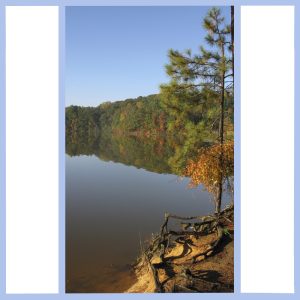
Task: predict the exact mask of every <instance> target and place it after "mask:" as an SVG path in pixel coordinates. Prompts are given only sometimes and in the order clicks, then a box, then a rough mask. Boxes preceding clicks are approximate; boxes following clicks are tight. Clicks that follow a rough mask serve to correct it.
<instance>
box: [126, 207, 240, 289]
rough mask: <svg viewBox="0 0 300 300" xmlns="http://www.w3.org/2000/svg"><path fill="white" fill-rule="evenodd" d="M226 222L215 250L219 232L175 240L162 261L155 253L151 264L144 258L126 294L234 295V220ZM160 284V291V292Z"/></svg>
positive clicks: (223, 223) (138, 261) (143, 256)
mask: <svg viewBox="0 0 300 300" xmlns="http://www.w3.org/2000/svg"><path fill="white" fill-rule="evenodd" d="M232 211H233V207H232ZM226 219H227V221H226V220H225V221H223V222H222V230H223V232H224V233H225V234H223V235H222V236H223V237H222V240H221V242H220V243H219V244H218V245H217V247H215V248H214V249H212V245H213V244H215V243H216V241H217V240H218V234H217V232H211V233H207V234H205V235H203V236H201V237H199V236H195V235H193V234H191V235H186V236H185V237H184V238H183V239H176V240H175V241H174V242H173V243H172V244H171V245H170V246H169V247H168V249H167V250H166V252H165V255H164V257H163V259H162V256H161V255H159V254H154V255H153V256H152V257H151V263H149V259H147V258H146V256H145V255H141V257H139V258H138V259H137V263H136V265H135V266H134V268H133V269H134V272H135V275H136V278H137V281H136V282H135V283H134V284H133V285H132V286H131V287H130V288H128V289H127V290H125V291H124V293H155V292H163V293H176V292H185V293H195V292H196V293H197V292H198V293H201V292H202V293H204V292H205V293H209V292H217V293H218V292H222V293H231V292H234V220H233V219H232V220H229V219H228V218H226ZM203 253H205V255H201V254H203ZM195 257H196V259H195ZM151 265H152V266H151ZM151 269H152V270H151ZM154 274H156V276H155V275H154ZM158 282H159V285H161V286H162V290H161V291H158V290H157V283H158Z"/></svg>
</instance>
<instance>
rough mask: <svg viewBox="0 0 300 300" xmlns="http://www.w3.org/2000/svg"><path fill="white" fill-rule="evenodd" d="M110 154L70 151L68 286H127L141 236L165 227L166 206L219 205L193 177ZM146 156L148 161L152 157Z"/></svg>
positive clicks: (203, 209)
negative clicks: (196, 186) (190, 185)
mask: <svg viewBox="0 0 300 300" xmlns="http://www.w3.org/2000/svg"><path fill="white" fill-rule="evenodd" d="M83 152H84V151H83ZM100 152H101V151H100ZM95 153H96V151H95ZM144 154H145V153H144ZM76 155H78V153H77V154H76ZM107 155H108V154H106V156H105V157H106V158H105V159H104V158H102V159H101V155H99V152H97V156H96V155H93V154H90V155H78V156H69V155H68V154H67V155H66V220H67V224H66V238H67V239H66V251H67V253H66V264H67V265H66V270H67V274H66V277H67V278H66V279H67V283H66V285H67V292H122V291H124V290H125V289H127V288H128V287H129V286H130V285H131V284H132V283H133V282H134V275H133V274H132V273H131V272H130V264H132V263H133V262H134V260H135V259H136V257H137V256H138V254H139V249H140V240H144V239H147V238H149V237H150V236H151V233H154V232H157V231H159V228H160V226H161V223H162V222H163V219H164V213H165V212H170V213H174V214H179V215H183V216H184V215H186V216H190V215H202V214H208V213H212V212H213V209H214V206H213V203H212V201H211V196H210V195H209V194H208V193H207V192H205V191H203V190H201V189H190V188H188V179H187V178H184V179H179V177H178V176H177V175H172V174H163V172H162V174H159V173H157V172H153V171H148V170H146V169H153V168H138V167H136V166H130V163H128V161H126V162H125V163H126V164H123V163H121V162H114V161H110V160H109V158H107ZM131 155H134V154H132V153H131ZM145 155H146V154H145ZM127 156H128V155H127ZM154 156H155V155H154ZM114 157H115V156H114ZM137 159H138V158H137ZM143 159H144V160H145V163H144V164H145V165H147V160H151V157H148V158H147V157H146V156H144V158H143ZM114 160H115V161H122V158H121V157H119V159H118V160H117V159H116V158H114ZM148 163H149V161H148ZM142 164H143V163H142ZM157 164H158V162H157V161H156V167H155V169H157ZM135 165H138V166H140V165H141V163H140V161H138V162H137V163H136V164H135ZM164 169H165V166H164ZM158 170H159V168H158ZM226 202H228V201H225V202H224V204H226Z"/></svg>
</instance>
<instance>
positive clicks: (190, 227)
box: [142, 205, 234, 293]
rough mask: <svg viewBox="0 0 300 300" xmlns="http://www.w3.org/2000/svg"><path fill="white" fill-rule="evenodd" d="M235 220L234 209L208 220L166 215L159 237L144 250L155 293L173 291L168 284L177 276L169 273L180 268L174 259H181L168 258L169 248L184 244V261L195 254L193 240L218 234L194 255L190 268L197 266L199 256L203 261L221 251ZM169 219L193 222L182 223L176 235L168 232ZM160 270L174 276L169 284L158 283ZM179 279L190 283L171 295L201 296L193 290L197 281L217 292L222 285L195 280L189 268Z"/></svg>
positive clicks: (179, 286) (227, 208) (176, 288)
mask: <svg viewBox="0 0 300 300" xmlns="http://www.w3.org/2000/svg"><path fill="white" fill-rule="evenodd" d="M233 218H234V214H233V205H230V206H228V207H226V208H225V209H224V210H222V211H221V212H220V213H218V214H214V215H208V216H195V217H181V216H177V215H172V214H168V213H166V214H165V220H164V223H163V224H162V226H161V229H160V233H159V234H157V235H155V236H153V237H152V240H151V241H150V242H149V245H148V247H147V248H146V249H145V250H143V255H142V257H143V258H144V261H145V262H146V264H147V265H148V268H149V270H150V273H151V275H152V278H153V281H154V285H155V292H161V293H163V292H167V291H170V288H167V287H166V284H167V282H168V281H169V279H170V278H171V277H172V276H173V275H172V274H173V273H174V272H173V271H172V272H170V270H173V269H174V267H175V266H177V267H178V264H176V263H175V262H174V259H175V258H178V256H177V257H174V256H173V257H170V256H169V257H168V256H167V257H166V254H167V253H168V252H169V249H170V247H172V245H174V243H175V244H176V243H178V244H182V246H183V252H182V254H181V255H180V256H179V257H183V256H186V255H190V254H191V253H192V246H193V242H192V240H191V237H194V238H196V239H199V238H201V237H204V236H207V235H209V234H210V235H211V234H215V236H216V238H215V239H214V240H213V241H212V242H210V243H209V244H208V245H207V247H205V250H204V251H202V252H200V253H197V254H195V255H194V256H192V258H191V259H190V260H189V261H190V262H189V265H190V267H191V266H192V265H193V264H195V263H197V258H199V257H200V256H202V260H203V259H206V258H207V257H209V256H212V255H214V254H215V253H216V252H217V251H218V249H219V247H220V245H221V243H222V241H223V240H224V237H225V235H226V234H228V231H227V229H226V226H227V225H229V224H230V223H233ZM170 219H177V220H185V221H187V220H188V221H190V222H182V223H181V226H182V228H183V230H181V231H175V230H169V229H168V224H169V221H170ZM193 221H194V222H193ZM157 258H160V261H161V262H160V263H157ZM154 260H156V262H154ZM159 270H164V272H165V273H166V274H167V273H169V275H170V274H171V275H170V276H169V277H168V278H167V279H166V280H164V281H163V282H161V281H160V279H159ZM180 276H181V277H182V276H183V277H185V278H186V280H187V283H186V284H185V286H182V285H180V284H174V285H173V287H172V289H171V291H173V292H199V291H197V290H195V287H194V286H195V284H194V283H195V282H197V281H198V282H199V280H200V281H201V280H202V281H204V282H205V284H206V285H210V284H211V286H212V287H211V289H212V290H214V288H216V285H220V284H221V283H210V282H207V281H206V280H205V279H201V278H196V277H193V276H192V273H191V271H190V268H189V267H188V266H185V268H184V269H183V270H182V273H181V274H180ZM217 288H220V287H217ZM227 288H228V287H227Z"/></svg>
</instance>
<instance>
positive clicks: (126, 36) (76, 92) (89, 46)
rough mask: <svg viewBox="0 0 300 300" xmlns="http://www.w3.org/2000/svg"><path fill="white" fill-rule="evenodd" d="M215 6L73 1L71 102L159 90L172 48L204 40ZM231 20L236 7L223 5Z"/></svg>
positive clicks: (69, 9)
mask: <svg viewBox="0 0 300 300" xmlns="http://www.w3.org/2000/svg"><path fill="white" fill-rule="evenodd" d="M209 8H210V7H205V6H202V7H201V6H197V7H195V6H194V7H191V6H190V7H189V6H186V7H176V6H173V7H170V6H169V7H168V6H165V7H159V6H156V7H154V6H153V7H142V6H140V7H130V6H127V7H126V6H124V7H107V6H106V7H105V6H102V7H101V6H97V7H80V6H78V7H75V6H74V7H67V8H66V105H67V106H68V105H71V104H73V105H82V106H96V105H99V104H100V103H102V102H105V101H116V100H124V99H126V98H135V97H138V96H146V95H149V94H154V93H158V92H159V85H160V84H161V83H164V82H168V81H169V78H168V77H167V75H166V74H165V70H164V65H165V64H166V63H168V58H167V51H168V50H169V49H170V48H173V49H176V50H185V49H189V48H190V49H192V50H193V51H198V49H199V45H201V44H202V45H203V44H204V36H205V31H204V30H203V28H202V20H203V17H204V16H205V15H206V13H207V11H208V9H209ZM222 11H223V14H225V16H226V19H227V20H229V16H230V7H223V8H222Z"/></svg>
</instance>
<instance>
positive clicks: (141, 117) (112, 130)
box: [66, 94, 233, 140]
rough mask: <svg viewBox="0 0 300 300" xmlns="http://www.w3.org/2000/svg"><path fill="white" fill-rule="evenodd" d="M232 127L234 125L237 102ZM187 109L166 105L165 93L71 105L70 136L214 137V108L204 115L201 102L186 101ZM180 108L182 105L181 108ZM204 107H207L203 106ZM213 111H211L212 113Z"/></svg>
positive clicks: (67, 132) (67, 127) (68, 133)
mask: <svg viewBox="0 0 300 300" xmlns="http://www.w3.org/2000/svg"><path fill="white" fill-rule="evenodd" d="M228 105H229V106H231V109H230V111H231V114H232V115H231V116H230V118H229V123H228V125H229V126H232V124H233V119H232V117H233V103H228ZM186 106H188V107H187V109H186V110H184V109H182V108H181V112H180V114H178V115H177V114H176V113H174V112H176V106H175V105H174V106H173V107H172V109H170V108H169V107H168V106H166V104H165V101H164V97H162V96H161V95H159V94H157V95H149V96H146V97H138V98H136V99H127V100H124V101H116V102H105V103H102V104H100V105H99V106H97V107H81V106H69V107H67V108H66V135H67V139H68V138H70V139H72V137H73V139H74V138H75V139H77V138H78V137H83V136H84V137H86V138H88V137H90V138H91V139H93V138H94V137H97V136H100V135H104V136H107V135H111V134H114V135H130V136H137V137H141V138H142V137H152V138H155V137H158V136H163V135H171V136H176V135H177V136H178V138H179V139H181V140H183V139H186V138H192V137H195V138H197V139H199V138H200V137H201V138H202V139H204V140H205V139H208V140H209V139H212V137H213V135H214V134H216V128H213V126H208V125H207V124H208V123H209V116H210V115H212V114H213V113H212V112H213V110H214V109H215V108H214V107H211V108H209V107H207V108H206V112H205V113H204V112H203V113H202V114H200V113H199V107H200V109H201V105H199V103H197V101H194V105H192V103H188V101H187V103H186ZM178 109H179V108H178ZM202 109H203V108H202ZM209 110H211V113H210V114H209Z"/></svg>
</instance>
